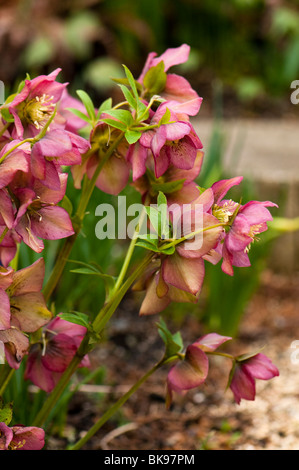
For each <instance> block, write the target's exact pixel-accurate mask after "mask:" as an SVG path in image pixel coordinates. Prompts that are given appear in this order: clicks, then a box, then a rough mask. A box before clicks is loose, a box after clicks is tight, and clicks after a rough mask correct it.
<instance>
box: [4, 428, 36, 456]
mask: <svg viewBox="0 0 299 470" xmlns="http://www.w3.org/2000/svg"><path fill="white" fill-rule="evenodd" d="M44 445H45V431H44V430H43V429H41V428H37V427H34V426H22V425H16V426H11V427H9V426H7V425H6V424H5V423H0V450H41V449H42V448H43V447H44Z"/></svg>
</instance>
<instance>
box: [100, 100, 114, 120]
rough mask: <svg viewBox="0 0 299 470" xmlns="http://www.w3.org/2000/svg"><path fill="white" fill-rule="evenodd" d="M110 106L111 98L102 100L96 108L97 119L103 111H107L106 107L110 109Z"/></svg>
mask: <svg viewBox="0 0 299 470" xmlns="http://www.w3.org/2000/svg"><path fill="white" fill-rule="evenodd" d="M111 108H112V98H108V99H107V100H105V101H103V103H102V104H101V106H100V107H99V109H98V112H97V119H99V117H100V116H101V114H102V113H104V112H105V111H108V109H111Z"/></svg>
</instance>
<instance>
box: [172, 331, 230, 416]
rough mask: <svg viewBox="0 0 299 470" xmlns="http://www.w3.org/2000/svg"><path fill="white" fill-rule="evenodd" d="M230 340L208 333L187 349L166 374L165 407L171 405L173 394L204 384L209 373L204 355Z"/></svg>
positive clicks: (226, 337)
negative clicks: (180, 359)
mask: <svg viewBox="0 0 299 470" xmlns="http://www.w3.org/2000/svg"><path fill="white" fill-rule="evenodd" d="M231 339H232V338H231V337H229V336H221V335H218V334H217V333H209V334H207V335H205V336H202V337H201V338H199V339H198V340H197V341H195V342H194V343H193V344H191V345H189V346H188V347H187V349H186V354H185V357H184V359H183V360H182V361H180V362H178V363H177V364H176V365H175V366H173V367H172V368H171V369H170V371H169V373H168V377H167V398H166V405H167V407H169V406H170V404H171V401H172V393H173V392H177V393H180V394H183V393H185V392H186V391H187V390H190V389H192V388H196V387H199V386H200V385H201V384H202V383H204V381H205V380H206V378H207V375H208V371H209V360H208V357H207V355H206V353H208V352H213V351H215V349H217V348H218V347H219V346H221V345H222V344H223V343H225V342H226V341H229V340H231Z"/></svg>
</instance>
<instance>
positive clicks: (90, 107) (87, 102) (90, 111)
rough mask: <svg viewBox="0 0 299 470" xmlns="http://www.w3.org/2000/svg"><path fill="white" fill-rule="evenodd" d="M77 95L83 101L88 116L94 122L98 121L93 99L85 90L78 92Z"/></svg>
mask: <svg viewBox="0 0 299 470" xmlns="http://www.w3.org/2000/svg"><path fill="white" fill-rule="evenodd" d="M76 93H77V95H78V96H79V98H80V99H81V101H82V103H83V104H84V106H85V108H86V111H87V114H88V116H89V117H90V119H91V120H92V121H95V120H96V113H95V109H94V105H93V102H92V99H91V98H90V96H89V95H88V94H87V93H86V91H84V90H77V92H76Z"/></svg>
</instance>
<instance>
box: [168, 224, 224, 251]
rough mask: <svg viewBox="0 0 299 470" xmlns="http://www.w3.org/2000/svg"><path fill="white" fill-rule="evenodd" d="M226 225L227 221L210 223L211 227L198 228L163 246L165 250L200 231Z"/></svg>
mask: <svg viewBox="0 0 299 470" xmlns="http://www.w3.org/2000/svg"><path fill="white" fill-rule="evenodd" d="M226 225H227V223H219V224H215V225H210V226H209V227H204V228H201V229H199V230H196V231H195V232H191V233H189V234H188V235H185V236H184V237H181V238H178V239H176V240H172V241H171V242H170V243H168V244H166V245H162V246H161V248H163V250H166V249H168V248H171V247H173V246H175V245H178V244H179V243H182V242H184V241H186V240H188V239H189V238H192V237H194V236H195V235H198V234H199V233H202V232H206V231H207V230H212V229H213V228H217V227H225V226H226Z"/></svg>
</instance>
